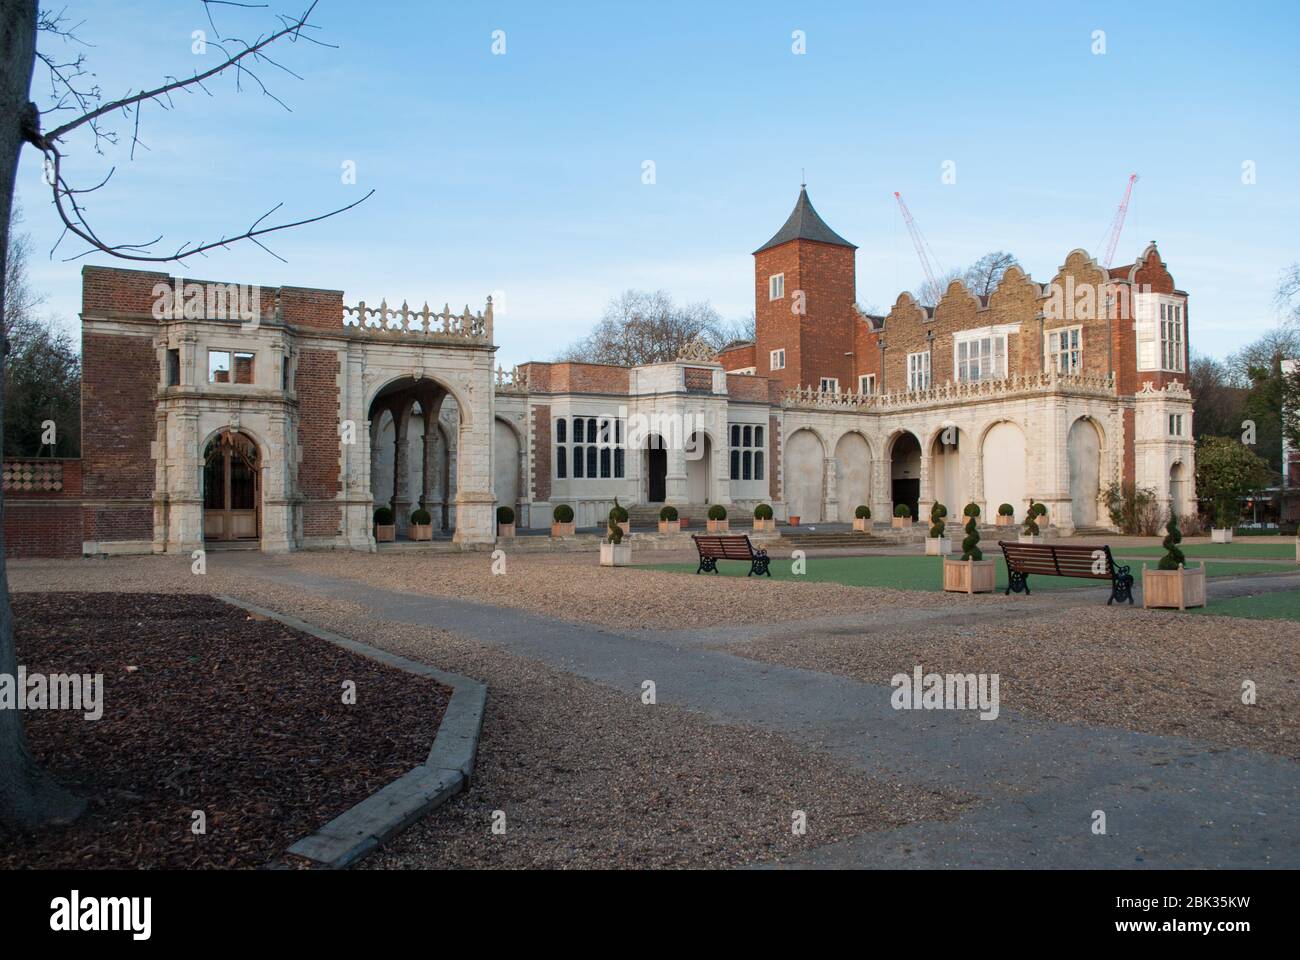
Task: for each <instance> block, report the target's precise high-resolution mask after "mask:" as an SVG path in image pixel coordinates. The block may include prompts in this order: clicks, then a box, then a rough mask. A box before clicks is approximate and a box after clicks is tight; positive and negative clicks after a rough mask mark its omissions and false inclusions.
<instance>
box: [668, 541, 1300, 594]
mask: <svg viewBox="0 0 1300 960" xmlns="http://www.w3.org/2000/svg"><path fill="white" fill-rule="evenodd" d="M984 557H985V559H996V560H997V572H998V578H997V589H998V590H1005V589H1006V588H1007V565H1006V563H1005V561H1003V559H1002V554H1001V552H1000V551H998V552H996V553H993V552H985V554H984ZM1142 560H1143V558H1142V557H1132V556H1127V555H1125V556H1121V557H1119V562H1120V563H1127V564H1129V566H1130V567H1132V572H1133V576H1134V578H1135V579H1137V580H1138V581H1139V582H1140V581H1141V577H1142ZM939 561H940V558H939V557H924V556H921V557H809V558H808V560H807V569H806V572H805V573H804V574H802V575H800V576H795V575H794V574H793V573H791V572H790V571H791V561H790V560H788V559H782V558H778V559H773V561H772V567H771V570H772V578H773V579H774V580H799V579H803V580H808V581H811V582H813V583H842V584H844V585H846V586H850V587H889V588H893V589H895V590H940V589H942V587H943V571H942V568H941V567H940V562H939ZM1151 565H1152V566H1153V567H1154V566H1155V564H1154V563H1152V564H1151ZM697 566H698V563H695V562H692V563H663V564H653V565H650V564H647V567H648V568H649V569H652V570H666V571H670V572H676V573H689V574H693V573H694V572H695V569H696V567H697ZM1293 570H1295V565H1294V564H1276V563H1215V562H1213V561H1210V562H1209V563H1207V564H1206V567H1205V572H1206V575H1207V576H1210V577H1223V576H1234V575H1241V574H1247V573H1278V572H1290V571H1293ZM748 572H749V564H747V563H741V562H739V561H727V560H722V561H720V562H719V563H718V573H719V574H720V575H722V576H727V577H744V576H745V575H746V574H747V573H748ZM700 576H702V577H703V576H712V574H704V573H702V574H700ZM1098 585H1099V582H1098V581H1096V580H1076V579H1071V578H1068V577H1040V576H1033V577H1030V578H1029V589H1030V590H1031V591H1034V592H1037V591H1038V590H1070V589H1074V588H1078V587H1088V586H1094V587H1095V586H1098Z"/></svg>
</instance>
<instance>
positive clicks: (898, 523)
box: [889, 517, 915, 530]
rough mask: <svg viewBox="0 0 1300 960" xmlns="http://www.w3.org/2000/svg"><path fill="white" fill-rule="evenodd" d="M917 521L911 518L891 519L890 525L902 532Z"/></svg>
mask: <svg viewBox="0 0 1300 960" xmlns="http://www.w3.org/2000/svg"><path fill="white" fill-rule="evenodd" d="M914 522H915V521H913V519H912V518H911V517H890V518H889V525H890V526H891V527H893V528H894V529H895V530H902V529H903V528H904V527H910V526H911V525H912V524H913V523H914Z"/></svg>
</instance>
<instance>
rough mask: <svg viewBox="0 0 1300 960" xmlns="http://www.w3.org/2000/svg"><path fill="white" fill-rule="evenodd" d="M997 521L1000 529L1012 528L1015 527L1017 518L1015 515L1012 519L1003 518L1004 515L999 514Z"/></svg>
mask: <svg viewBox="0 0 1300 960" xmlns="http://www.w3.org/2000/svg"><path fill="white" fill-rule="evenodd" d="M995 519H996V521H997V525H998V526H999V527H1011V526H1014V525H1015V522H1016V518H1015V516H1014V515H1013V516H1010V517H1004V516H1002V514H1000V513H999V514H997V515H996V517H995Z"/></svg>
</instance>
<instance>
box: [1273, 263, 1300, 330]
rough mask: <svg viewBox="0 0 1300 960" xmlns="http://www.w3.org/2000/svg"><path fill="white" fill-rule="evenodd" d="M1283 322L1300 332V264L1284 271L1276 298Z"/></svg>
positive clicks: (1292, 265) (1279, 281)
mask: <svg viewBox="0 0 1300 960" xmlns="http://www.w3.org/2000/svg"><path fill="white" fill-rule="evenodd" d="M1274 302H1275V303H1276V305H1277V309H1278V312H1279V313H1280V314H1281V315H1282V322H1283V323H1284V324H1288V325H1289V326H1292V327H1294V328H1296V329H1298V330H1300V263H1293V264H1291V265H1290V266H1289V267H1287V268H1286V269H1285V270H1283V271H1282V277H1281V279H1280V280H1278V284H1277V294H1276V296H1275V298H1274Z"/></svg>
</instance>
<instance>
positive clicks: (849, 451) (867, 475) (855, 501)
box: [835, 432, 871, 523]
mask: <svg viewBox="0 0 1300 960" xmlns="http://www.w3.org/2000/svg"><path fill="white" fill-rule="evenodd" d="M835 494H836V499H837V501H838V517H837V519H838V520H839V521H840V523H852V522H853V516H854V511H855V510H856V509H857V508H858V506H859V504H861V505H863V506H867V507H870V506H871V445H870V444H869V443H867V439H866V437H864V436H862V434H860V433H856V432H849V433H846V434H844V436H842V437H840V439H839V442H838V443H837V444H835Z"/></svg>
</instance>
